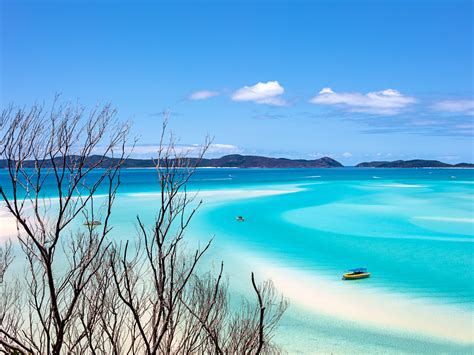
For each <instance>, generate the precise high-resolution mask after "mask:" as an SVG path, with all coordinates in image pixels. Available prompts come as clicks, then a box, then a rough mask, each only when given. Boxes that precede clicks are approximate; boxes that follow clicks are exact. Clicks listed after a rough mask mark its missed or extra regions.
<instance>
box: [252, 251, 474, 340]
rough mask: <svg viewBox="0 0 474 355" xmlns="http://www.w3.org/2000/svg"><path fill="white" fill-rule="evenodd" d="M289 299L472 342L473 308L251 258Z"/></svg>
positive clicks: (393, 327)
mask: <svg viewBox="0 0 474 355" xmlns="http://www.w3.org/2000/svg"><path fill="white" fill-rule="evenodd" d="M252 264H255V265H259V266H258V272H259V273H260V274H261V275H265V277H266V278H270V279H271V280H272V281H273V283H274V284H275V286H276V288H277V289H278V290H279V291H280V292H282V293H284V295H285V296H286V297H288V299H289V300H290V302H291V303H294V304H298V305H300V306H302V307H304V308H306V309H308V310H311V311H313V312H316V313H317V314H323V315H328V316H332V317H336V318H339V319H342V320H346V321H351V322H356V323H360V324H361V325H368V326H373V327H376V328H379V329H386V330H388V331H396V332H400V333H408V334H409V333H412V334H420V335H424V336H428V337H437V338H441V339H446V340H450V341H456V342H462V343H471V344H472V343H473V339H474V328H473V313H472V312H468V311H466V310H465V309H462V308H460V307H457V306H453V305H448V304H436V303H434V302H433V301H430V300H426V299H423V298H408V297H407V296H406V295H403V294H397V293H394V292H386V291H383V290H374V289H372V288H367V287H365V288H364V287H362V286H363V285H362V283H360V282H358V281H355V282H354V281H353V282H350V281H342V280H340V279H338V277H337V276H338V275H335V279H334V280H330V279H328V278H325V277H317V276H315V275H314V274H311V275H309V274H306V273H305V272H304V271H300V270H293V269H290V268H286V267H283V266H279V265H275V264H268V263H265V262H262V261H260V260H252Z"/></svg>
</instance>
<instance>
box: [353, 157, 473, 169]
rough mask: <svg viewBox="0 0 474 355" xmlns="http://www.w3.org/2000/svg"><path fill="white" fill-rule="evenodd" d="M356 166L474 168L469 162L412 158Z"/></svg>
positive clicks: (364, 163) (371, 162)
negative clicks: (456, 162)
mask: <svg viewBox="0 0 474 355" xmlns="http://www.w3.org/2000/svg"><path fill="white" fill-rule="evenodd" d="M356 167H357V168H474V164H471V163H458V164H448V163H443V162H441V161H439V160H426V159H412V160H394V161H370V162H363V163H359V164H357V165H356Z"/></svg>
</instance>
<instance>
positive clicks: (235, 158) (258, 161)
mask: <svg viewBox="0 0 474 355" xmlns="http://www.w3.org/2000/svg"><path fill="white" fill-rule="evenodd" d="M75 158H77V157H73V156H72V157H70V159H75ZM57 159H58V162H59V160H60V158H57ZM98 159H100V156H99V155H92V156H90V157H88V158H87V161H86V164H85V165H86V166H90V165H92V164H96V163H97V161H98ZM114 161H116V159H115V158H106V159H105V161H104V162H103V163H102V166H104V167H105V166H109V165H111V163H113V162H114ZM188 161H189V162H190V163H191V164H196V163H197V165H198V166H199V167H201V168H341V167H343V165H342V164H341V163H339V162H338V161H336V160H334V159H332V158H329V157H323V158H320V159H314V160H305V159H286V158H269V157H262V156H254V155H239V154H232V155H225V156H223V157H221V158H215V159H201V160H200V161H199V162H198V161H197V160H196V158H189V160H188ZM45 164H46V165H51V162H50V161H46V162H45ZM23 165H24V166H25V167H31V168H33V167H34V166H35V161H34V160H28V161H25V162H24V163H23ZM154 166H155V165H154V162H153V161H152V160H151V159H131V158H129V159H126V160H125V162H124V164H123V167H124V168H152V167H154ZM6 167H7V161H6V160H0V168H6Z"/></svg>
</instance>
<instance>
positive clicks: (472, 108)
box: [433, 100, 474, 116]
mask: <svg viewBox="0 0 474 355" xmlns="http://www.w3.org/2000/svg"><path fill="white" fill-rule="evenodd" d="M433 109H434V110H436V111H442V112H452V113H460V114H466V115H471V116H473V115H474V100H445V101H440V102H437V103H436V104H434V105H433Z"/></svg>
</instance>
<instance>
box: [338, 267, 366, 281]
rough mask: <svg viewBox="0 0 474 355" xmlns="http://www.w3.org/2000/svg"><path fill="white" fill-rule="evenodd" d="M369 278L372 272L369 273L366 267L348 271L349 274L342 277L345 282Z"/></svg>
mask: <svg viewBox="0 0 474 355" xmlns="http://www.w3.org/2000/svg"><path fill="white" fill-rule="evenodd" d="M368 277H370V272H367V269H366V268H365V267H359V268H357V269H350V270H347V272H346V273H345V274H344V275H342V279H343V280H360V279H366V278H368Z"/></svg>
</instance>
